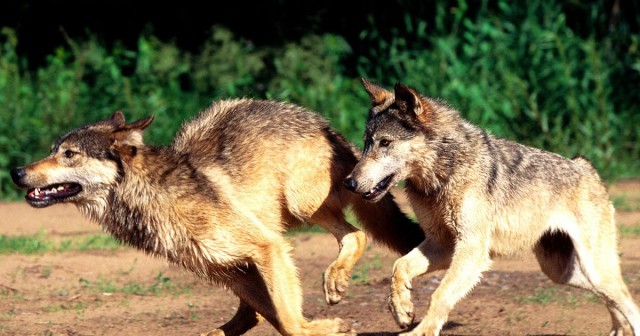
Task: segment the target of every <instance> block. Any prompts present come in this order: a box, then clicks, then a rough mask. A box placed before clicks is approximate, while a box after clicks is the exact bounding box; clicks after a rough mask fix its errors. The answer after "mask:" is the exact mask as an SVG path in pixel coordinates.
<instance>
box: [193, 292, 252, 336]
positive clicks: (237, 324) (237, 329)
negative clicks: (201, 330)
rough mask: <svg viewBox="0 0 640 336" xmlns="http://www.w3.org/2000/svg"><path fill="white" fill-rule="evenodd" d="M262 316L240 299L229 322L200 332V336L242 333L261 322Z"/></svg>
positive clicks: (223, 335)
mask: <svg viewBox="0 0 640 336" xmlns="http://www.w3.org/2000/svg"><path fill="white" fill-rule="evenodd" d="M263 320H264V318H263V317H262V316H261V315H260V314H258V313H256V311H255V310H254V309H253V308H251V307H250V306H249V305H247V304H246V303H244V301H242V300H240V305H239V306H238V311H236V314H235V315H234V316H233V318H232V319H231V320H229V322H227V323H225V324H224V325H222V326H220V327H218V328H217V329H216V330H213V331H211V332H208V333H206V334H201V336H232V335H242V334H244V333H246V332H247V331H249V330H250V329H251V328H253V327H255V326H256V325H258V324H259V323H260V322H262V321H263Z"/></svg>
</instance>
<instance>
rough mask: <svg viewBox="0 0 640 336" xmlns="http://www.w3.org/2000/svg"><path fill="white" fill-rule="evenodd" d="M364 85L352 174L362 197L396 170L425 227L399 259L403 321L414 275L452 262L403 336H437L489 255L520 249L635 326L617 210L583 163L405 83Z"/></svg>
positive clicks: (397, 303) (639, 317)
mask: <svg viewBox="0 0 640 336" xmlns="http://www.w3.org/2000/svg"><path fill="white" fill-rule="evenodd" d="M363 83H364V86H365V90H366V91H367V92H368V93H369V96H370V97H371V101H372V109H371V112H370V117H369V121H368V123H367V126H366V132H365V143H366V144H365V149H364V153H363V155H362V158H361V159H360V161H359V162H358V164H357V165H356V167H355V169H354V170H353V172H352V173H351V174H350V176H349V177H348V178H349V179H353V182H352V185H353V187H354V190H355V191H356V192H357V193H360V194H364V193H366V192H368V191H369V190H371V189H372V188H374V187H375V186H376V185H377V184H378V183H379V181H380V180H381V179H383V178H384V177H385V176H389V175H390V174H394V179H393V182H394V183H396V182H399V181H406V188H405V190H406V192H407V196H408V198H409V200H410V203H411V206H412V208H413V210H414V212H415V214H416V217H417V218H418V221H419V223H420V225H421V227H422V228H423V230H424V231H425V232H426V240H425V241H424V242H423V243H422V244H420V245H419V246H418V247H417V248H416V249H414V250H413V251H411V252H410V253H409V254H407V255H406V256H404V257H402V258H400V259H399V260H398V261H397V262H396V263H395V265H394V273H393V277H392V284H391V295H390V298H389V303H390V308H391V311H392V313H393V316H394V318H395V319H396V321H397V322H398V324H399V325H400V326H401V327H405V328H406V327H408V326H409V325H411V323H412V322H413V312H414V308H413V303H412V302H411V294H410V289H411V282H412V279H413V278H414V277H416V276H419V275H422V274H425V273H428V272H431V271H434V270H442V269H447V272H446V274H445V276H444V278H443V279H442V282H441V284H440V285H439V286H438V288H437V289H436V290H435V292H434V293H433V295H432V297H431V300H430V303H429V307H428V310H427V314H426V316H425V317H424V319H423V320H422V321H421V322H420V323H419V324H418V325H417V326H416V327H415V328H414V329H413V330H411V331H408V332H406V333H404V334H403V335H438V334H439V333H440V330H441V328H442V326H443V324H444V323H445V322H446V320H447V317H448V314H449V312H450V311H451V309H453V306H454V305H455V304H456V303H457V302H458V301H459V300H461V299H462V298H463V297H464V296H465V295H466V294H467V293H469V292H470V291H471V290H472V288H473V287H474V286H475V285H476V284H477V283H478V282H479V280H480V278H481V276H482V273H483V272H485V271H487V270H489V269H490V266H491V263H492V260H493V259H494V257H497V256H502V255H513V254H516V253H519V252H521V251H525V250H533V251H534V252H535V254H536V257H537V259H538V261H539V263H540V266H541V268H542V271H543V272H544V273H545V274H546V275H547V276H549V278H550V279H551V280H553V281H555V282H557V283H561V284H568V285H571V286H576V287H581V288H585V289H588V290H590V291H592V292H593V293H595V294H596V295H597V296H598V297H599V298H600V299H602V301H603V302H604V303H605V304H606V306H607V308H608V310H609V312H610V315H611V318H612V322H613V326H612V328H611V334H610V335H614V336H621V335H633V334H634V333H633V332H634V331H635V334H636V335H638V334H640V313H639V312H638V308H637V306H636V304H635V303H634V302H633V299H632V297H631V295H630V293H629V291H628V289H627V287H626V285H625V283H624V281H623V279H622V276H621V272H620V265H619V257H618V252H617V230H616V226H615V223H614V221H613V213H614V209H613V206H612V205H611V202H610V200H609V196H608V194H607V191H606V188H605V186H604V184H603V183H602V181H601V180H600V178H599V176H598V174H597V172H596V170H595V169H594V168H593V166H592V165H591V164H590V163H589V162H588V161H587V160H586V159H584V158H581V157H577V158H575V159H573V160H570V159H566V158H564V157H561V156H560V155H557V154H553V153H549V152H546V151H543V150H539V149H536V148H531V147H527V146H524V145H521V144H518V143H515V142H512V141H508V140H504V139H500V138H497V137H494V136H492V135H490V134H489V133H487V132H486V131H484V130H482V129H480V128H478V127H476V126H474V125H472V124H470V123H469V122H467V121H465V120H464V119H463V118H462V117H461V116H460V114H459V113H458V112H457V111H456V110H454V109H453V108H451V107H450V106H448V105H447V104H446V103H444V102H441V101H438V100H435V99H431V98H427V97H424V96H422V95H420V94H419V93H418V92H417V91H415V90H414V89H412V88H409V87H407V86H405V85H403V84H397V85H396V87H395V90H394V91H388V90H386V89H384V88H382V87H380V86H378V85H376V84H374V83H371V82H368V81H366V80H363ZM383 139H384V142H381V141H382V140H383ZM389 162H392V164H391V163H389ZM382 196H383V195H381V196H380V197H382Z"/></svg>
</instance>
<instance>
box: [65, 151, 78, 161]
mask: <svg viewBox="0 0 640 336" xmlns="http://www.w3.org/2000/svg"><path fill="white" fill-rule="evenodd" d="M63 155H64V157H66V158H67V159H70V158H72V157H73V156H74V155H76V152H74V151H72V150H69V149H67V150H66V151H64V153H63Z"/></svg>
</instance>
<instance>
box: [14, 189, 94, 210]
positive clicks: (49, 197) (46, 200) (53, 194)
mask: <svg viewBox="0 0 640 336" xmlns="http://www.w3.org/2000/svg"><path fill="white" fill-rule="evenodd" d="M81 190H82V187H81V186H80V185H79V184H77V183H60V184H52V185H49V186H46V187H40V188H33V189H29V191H27V196H25V199H26V200H27V202H28V203H29V204H30V205H31V206H33V207H36V208H43V207H46V206H48V205H51V204H54V203H57V202H60V201H63V200H65V199H67V198H69V197H71V196H74V195H77V194H78V193H79V192H80V191H81Z"/></svg>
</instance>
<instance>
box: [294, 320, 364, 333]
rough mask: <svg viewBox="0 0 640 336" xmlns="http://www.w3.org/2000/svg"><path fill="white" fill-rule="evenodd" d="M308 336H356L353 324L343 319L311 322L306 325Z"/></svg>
mask: <svg viewBox="0 0 640 336" xmlns="http://www.w3.org/2000/svg"><path fill="white" fill-rule="evenodd" d="M306 329H307V330H308V332H307V333H306V334H307V335H318V336H320V335H332V336H355V335H356V332H355V331H354V330H353V329H352V328H351V324H349V323H347V322H345V321H344V320H342V319H339V318H335V319H325V320H313V321H309V322H308V323H307V325H306Z"/></svg>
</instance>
